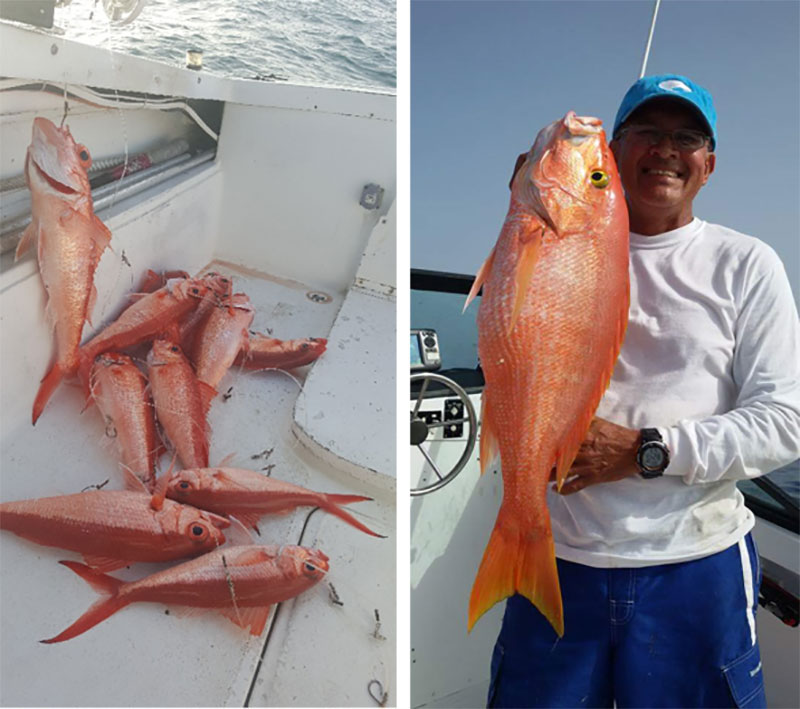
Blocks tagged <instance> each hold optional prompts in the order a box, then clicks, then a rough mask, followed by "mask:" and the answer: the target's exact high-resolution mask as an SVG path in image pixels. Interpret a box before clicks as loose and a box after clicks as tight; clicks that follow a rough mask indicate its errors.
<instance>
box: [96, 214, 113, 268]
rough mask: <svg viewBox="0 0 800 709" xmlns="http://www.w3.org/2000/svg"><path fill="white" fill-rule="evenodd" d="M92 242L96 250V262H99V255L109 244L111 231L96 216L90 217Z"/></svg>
mask: <svg viewBox="0 0 800 709" xmlns="http://www.w3.org/2000/svg"><path fill="white" fill-rule="evenodd" d="M92 241H94V245H95V248H96V249H97V260H98V261H100V255H101V254H102V253H103V251H105V249H106V248H107V247H108V245H109V244H110V243H111V231H110V230H109V228H108V227H107V226H106V225H105V224H103V222H102V221H100V218H99V217H98V216H97V215H96V214H94V215H92Z"/></svg>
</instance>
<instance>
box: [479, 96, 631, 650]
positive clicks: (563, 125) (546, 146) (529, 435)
mask: <svg viewBox="0 0 800 709" xmlns="http://www.w3.org/2000/svg"><path fill="white" fill-rule="evenodd" d="M481 285H482V286H483V298H482V300H481V305H480V309H479V311H478V353H479V356H480V361H481V367H482V368H483V372H484V375H485V378H486V387H485V389H484V392H483V404H482V415H481V419H482V420H481V445H480V460H481V469H482V470H485V468H486V466H487V465H488V464H489V462H490V461H491V460H492V459H493V458H494V457H495V455H496V454H497V453H498V452H499V454H500V459H501V462H502V471H503V502H502V505H501V507H500V511H499V513H498V515H497V521H496V522H495V526H494V530H493V531H492V535H491V537H490V539H489V544H488V546H487V547H486V551H485V552H484V554H483V559H482V561H481V565H480V568H479V569H478V575H477V578H476V579H475V584H474V586H473V588H472V595H471V597H470V603H469V618H468V627H469V629H472V626H473V625H474V624H475V622H476V621H477V620H478V618H479V617H480V616H481V615H482V614H483V613H485V612H486V611H487V610H488V609H489V608H491V607H492V606H493V605H494V604H495V603H497V602H499V601H501V600H503V599H504V598H507V597H508V596H510V595H512V594H514V593H520V594H522V595H524V596H525V597H526V598H528V599H529V600H530V601H531V602H532V603H533V604H534V605H535V606H536V607H537V608H538V609H539V610H540V611H541V612H542V613H543V614H544V615H545V616H546V617H547V619H548V620H549V621H550V623H551V624H552V626H553V628H554V629H555V630H556V632H557V633H558V634H559V635H563V633H564V618H563V609H562V604H561V590H560V587H559V583H558V573H557V571H556V563H555V550H554V545H553V536H552V532H551V528H550V515H549V512H548V508H547V502H546V491H547V485H548V480H549V477H550V472H551V470H552V469H553V467H554V466H555V468H556V479H557V483H558V485H559V487H560V485H561V484H562V483H563V481H564V478H565V477H566V475H567V472H568V471H569V469H570V467H571V465H572V462H573V460H574V459H575V456H576V454H577V452H578V449H579V447H580V445H581V442H582V441H583V439H584V437H585V435H586V433H587V431H588V430H589V424H590V423H591V419H592V416H593V414H594V411H595V409H596V408H597V406H598V404H599V403H600V399H601V397H602V395H603V392H604V391H605V389H606V387H607V386H608V383H609V380H610V378H611V372H612V369H613V367H614V362H615V361H616V358H617V355H618V354H619V349H620V346H621V344H622V338H623V336H624V333H625V327H626V325H627V319H628V297H629V296H628V213H627V208H626V205H625V200H624V196H623V192H622V184H621V182H620V178H619V173H618V172H617V168H616V164H615V162H614V158H613V156H612V154H611V151H610V150H609V148H608V146H607V145H606V140H605V134H604V132H603V129H602V125H601V122H600V120H598V119H597V118H589V117H580V116H576V115H575V114H574V113H573V112H571V111H570V112H569V113H568V114H567V115H566V116H565V117H564V119H563V120H560V121H556V122H554V123H552V124H551V125H549V126H547V127H546V128H544V129H543V130H542V131H541V132H540V133H539V135H538V137H537V138H536V142H535V143H534V146H533V148H532V149H531V151H530V152H529V153H528V156H527V159H526V160H525V162H524V163H523V165H522V167H521V168H520V169H519V171H518V172H517V174H516V176H515V178H514V181H513V185H512V190H511V204H510V206H509V209H508V214H507V216H506V220H505V223H504V225H503V229H502V231H501V233H500V237H499V238H498V240H497V244H496V245H495V247H494V249H493V250H492V252H491V254H490V255H489V258H488V259H487V260H486V262H485V263H484V265H483V266H482V267H481V269H480V271H479V272H478V275H477V277H476V278H475V282H474V284H473V286H472V290H471V292H470V295H469V297H468V299H467V304H469V301H470V300H471V299H472V298H473V297H474V296H475V295H476V294H477V293H478V290H479V289H480V287H481Z"/></svg>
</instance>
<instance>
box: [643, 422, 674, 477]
mask: <svg viewBox="0 0 800 709" xmlns="http://www.w3.org/2000/svg"><path fill="white" fill-rule="evenodd" d="M641 434H642V437H641V441H640V443H639V449H638V450H637V451H636V465H637V466H639V474H640V475H641V476H642V477H643V478H645V479H647V480H650V479H651V478H658V477H660V476H662V475H663V474H664V471H665V470H666V469H667V466H668V465H669V448H668V447H667V444H666V443H664V440H663V439H662V438H661V434H660V433H659V432H658V429H657V428H643V429H642V430H641Z"/></svg>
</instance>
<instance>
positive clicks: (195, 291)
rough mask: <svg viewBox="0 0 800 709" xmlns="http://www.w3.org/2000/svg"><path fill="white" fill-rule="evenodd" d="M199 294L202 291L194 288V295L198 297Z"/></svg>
mask: <svg viewBox="0 0 800 709" xmlns="http://www.w3.org/2000/svg"><path fill="white" fill-rule="evenodd" d="M199 292H200V289H199V288H192V293H193V294H194V295H197V294H198V293H199Z"/></svg>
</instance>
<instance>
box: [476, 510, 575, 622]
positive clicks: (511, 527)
mask: <svg viewBox="0 0 800 709" xmlns="http://www.w3.org/2000/svg"><path fill="white" fill-rule="evenodd" d="M515 592H519V593H521V594H522V595H523V596H525V598H527V599H528V600H529V601H530V602H531V603H533V605H535V606H536V607H537V608H538V609H539V611H540V612H541V613H542V614H543V615H544V616H545V617H546V618H547V620H549V621H550V624H551V625H552V626H553V629H554V630H555V631H556V633H558V635H559V637H561V636H563V635H564V612H563V608H562V605H561V587H560V586H559V583H558V572H557V570H556V557H555V547H554V545H553V535H552V534H551V532H550V526H549V524H548V526H547V528H546V529H542V528H539V529H537V530H536V533H535V534H530V533H528V534H526V533H525V532H524V531H523V530H522V529H520V527H519V525H518V524H517V523H516V522H515V521H513V520H512V519H511V516H510V514H509V513H508V512H506V511H505V507H501V508H500V513H499V514H498V515H497V522H495V526H494V529H493V530H492V536H491V537H490V538H489V544H488V545H487V547H486V551H485V552H484V553H483V559H482V560H481V565H480V567H479V569H478V575H477V576H476V578H475V583H474V584H473V586H472V594H471V595H470V599H469V616H468V620H467V630H468V631H470V630H472V628H473V626H474V625H475V623H476V622H477V621H478V618H480V617H481V616H482V615H483V614H484V613H485V612H486V611H488V610H489V609H490V608H491V607H492V606H493V605H494V604H495V603H499V602H500V601H502V600H503V599H505V598H508V597H509V596H511V595H513V594H514V593H515Z"/></svg>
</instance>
